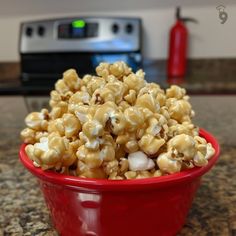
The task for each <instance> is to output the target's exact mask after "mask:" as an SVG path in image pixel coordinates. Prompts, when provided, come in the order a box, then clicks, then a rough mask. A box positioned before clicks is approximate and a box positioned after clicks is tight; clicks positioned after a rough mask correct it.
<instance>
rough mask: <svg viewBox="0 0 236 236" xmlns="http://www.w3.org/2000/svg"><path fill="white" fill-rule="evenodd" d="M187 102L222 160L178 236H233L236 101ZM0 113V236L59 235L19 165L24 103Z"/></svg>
mask: <svg viewBox="0 0 236 236" xmlns="http://www.w3.org/2000/svg"><path fill="white" fill-rule="evenodd" d="M35 99H36V100H37V98H35ZM40 99H41V98H38V100H40ZM191 102H192V104H193V107H194V109H195V111H196V114H197V116H196V118H195V123H197V124H198V125H199V126H201V127H204V128H205V129H207V130H208V131H210V132H212V133H213V134H214V135H215V136H216V137H217V138H218V140H219V142H220V144H221V156H220V159H219V161H218V163H217V165H216V166H215V167H214V168H213V169H212V170H211V171H210V172H209V173H208V174H206V175H205V176H204V178H203V181H202V185H201V187H200V189H199V191H198V193H197V195H196V197H195V199H194V202H193V205H192V208H191V210H190V212H189V215H188V217H187V220H186V224H185V225H184V227H183V229H182V230H181V232H180V233H179V235H180V236H190V235H194V236H198V235H201V236H204V235H206V236H211V235H212V236H218V235H219V236H233V235H236V207H235V206H236V181H235V179H236V168H235V166H236V158H235V156H234V155H236V132H235V130H236V119H235V117H236V109H235V104H236V96H193V97H192V99H191ZM0 111H1V115H0V121H1V126H0V137H1V139H0V236H3V235H4V236H8V235H13V236H21V235H25V236H26V235H35V236H36V235H39V236H40V235H41V236H43V235H47V236H51V235H57V233H56V231H55V230H54V229H53V227H52V225H51V222H50V217H49V213H48V210H47V208H46V205H45V203H44V200H43V196H42V195H41V192H40V190H39V187H38V183H37V181H36V179H35V178H34V177H32V175H31V174H30V173H29V172H28V171H27V170H25V169H24V167H23V166H22V165H21V163H20V162H19V160H18V150H19V145H20V143H21V141H20V139H19V132H20V130H21V129H22V128H23V127H24V123H23V120H24V117H25V115H26V114H27V109H26V105H25V99H24V98H23V97H22V96H2V97H0Z"/></svg>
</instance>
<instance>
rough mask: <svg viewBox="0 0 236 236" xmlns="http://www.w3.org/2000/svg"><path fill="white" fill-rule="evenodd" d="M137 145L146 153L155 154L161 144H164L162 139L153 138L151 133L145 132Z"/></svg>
mask: <svg viewBox="0 0 236 236" xmlns="http://www.w3.org/2000/svg"><path fill="white" fill-rule="evenodd" d="M138 144H139V147H140V148H141V150H142V151H144V152H145V153H146V154H147V155H155V154H156V153H157V152H158V150H159V149H160V147H161V146H163V145H164V144H165V140H164V139H158V138H155V137H154V136H153V135H151V134H145V135H144V136H143V137H142V138H141V139H140V140H139V142H138Z"/></svg>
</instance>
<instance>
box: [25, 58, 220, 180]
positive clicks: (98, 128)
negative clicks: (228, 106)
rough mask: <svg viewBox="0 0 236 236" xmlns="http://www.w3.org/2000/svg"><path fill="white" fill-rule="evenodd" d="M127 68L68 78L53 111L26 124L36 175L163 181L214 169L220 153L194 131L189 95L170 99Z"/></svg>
mask: <svg viewBox="0 0 236 236" xmlns="http://www.w3.org/2000/svg"><path fill="white" fill-rule="evenodd" d="M144 78H145V72H144V71H143V70H141V69H140V70H138V71H137V72H136V73H134V72H133V71H132V70H131V68H130V67H129V66H128V65H127V64H125V63H124V62H122V61H118V62H115V63H113V64H109V63H100V64H99V65H98V66H97V68H96V75H85V76H83V78H82V79H81V78H80V77H79V75H78V74H77V72H76V71H75V70H74V69H69V70H67V71H65V72H64V73H63V76H62V78H61V79H59V80H58V81H57V82H56V83H55V89H54V90H52V91H51V93H50V101H49V105H50V107H51V110H50V111H48V110H47V109H42V110H41V111H39V112H32V113H30V114H29V115H27V116H26V118H25V123H26V126H27V127H26V128H25V129H23V130H22V131H21V138H22V139H23V141H24V142H25V143H27V144H28V145H27V146H26V148H25V151H26V153H27V155H28V157H29V158H30V159H31V160H32V161H33V164H34V165H35V166H36V167H40V168H42V169H44V170H46V169H52V170H54V171H57V172H58V173H64V174H70V175H75V176H80V177H83V178H107V179H112V180H122V179H139V178H149V177H160V176H162V175H166V174H172V173H176V172H179V171H182V170H184V169H190V168H193V167H194V166H199V167H201V166H204V165H207V163H208V160H209V158H211V157H212V156H213V155H214V153H215V150H214V148H213V147H212V145H211V144H210V143H208V142H207V141H206V140H205V139H204V138H202V137H200V136H199V129H198V127H196V126H195V125H194V124H193V123H192V117H193V116H194V111H193V110H192V107H191V104H190V103H189V96H187V95H186V90H185V89H183V88H180V87H179V86H176V85H172V86H171V87H170V88H168V89H167V90H166V91H165V90H163V89H161V88H160V86H159V85H158V84H155V83H148V82H146V81H145V79H144Z"/></svg>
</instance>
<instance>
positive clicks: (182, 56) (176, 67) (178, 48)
mask: <svg viewBox="0 0 236 236" xmlns="http://www.w3.org/2000/svg"><path fill="white" fill-rule="evenodd" d="M188 21H191V22H194V23H197V21H196V20H195V19H193V18H190V17H181V15H180V7H177V9H176V23H175V25H174V26H173V27H172V28H171V30H170V39H169V57H168V65H167V70H168V71H167V74H168V78H183V77H184V76H185V72H186V55H187V48H188V29H187V27H186V25H185V23H186V22H188Z"/></svg>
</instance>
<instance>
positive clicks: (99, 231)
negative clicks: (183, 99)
mask: <svg viewBox="0 0 236 236" xmlns="http://www.w3.org/2000/svg"><path fill="white" fill-rule="evenodd" d="M200 135H201V136H202V137H204V138H205V139H206V140H207V141H208V142H210V143H211V144H212V146H213V147H214V148H215V150H216V152H215V155H214V156H213V157H212V158H211V159H210V160H209V162H208V164H207V165H206V166H204V167H194V168H193V169H189V170H185V171H182V172H180V173H176V174H171V175H166V176H161V177H153V178H146V179H135V180H107V179H103V180H100V179H89V178H87V179H86V178H79V177H74V176H68V175H62V174H58V173H55V172H53V171H43V170H41V168H36V167H35V166H34V165H33V163H32V161H31V160H30V159H29V158H28V157H27V155H26V153H25V146H26V144H22V145H21V148H20V153H19V154H20V160H21V162H22V163H23V165H24V166H25V167H26V168H27V169H28V170H29V171H30V172H31V173H32V174H33V175H35V176H36V177H37V178H38V179H39V183H40V186H41V190H42V192H43V194H44V197H45V200H46V203H47V206H48V208H49V209H50V212H51V217H52V221H53V223H54V226H55V228H56V229H57V231H58V232H59V234H60V235H62V236H74V235H76V236H82V235H83V236H85V235H86V236H89V235H97V236H121V235H122V236H131V235H135V236H156V235H158V236H169V235H175V234H176V233H177V232H178V231H179V230H180V229H181V228H182V226H183V224H184V222H185V218H186V215H187V213H188V211H189V208H190V206H191V203H192V200H193V197H194V195H195V193H196V190H197V189H198V187H199V185H200V178H201V176H202V175H203V174H205V173H206V172H207V171H208V170H210V168H211V167H212V166H213V165H214V164H215V162H216V161H217V159H218V157H219V152H220V148H219V144H218V142H217V140H216V139H215V138H214V137H213V136H212V135H211V134H210V133H208V132H206V131H205V130H203V129H201V130H200Z"/></svg>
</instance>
